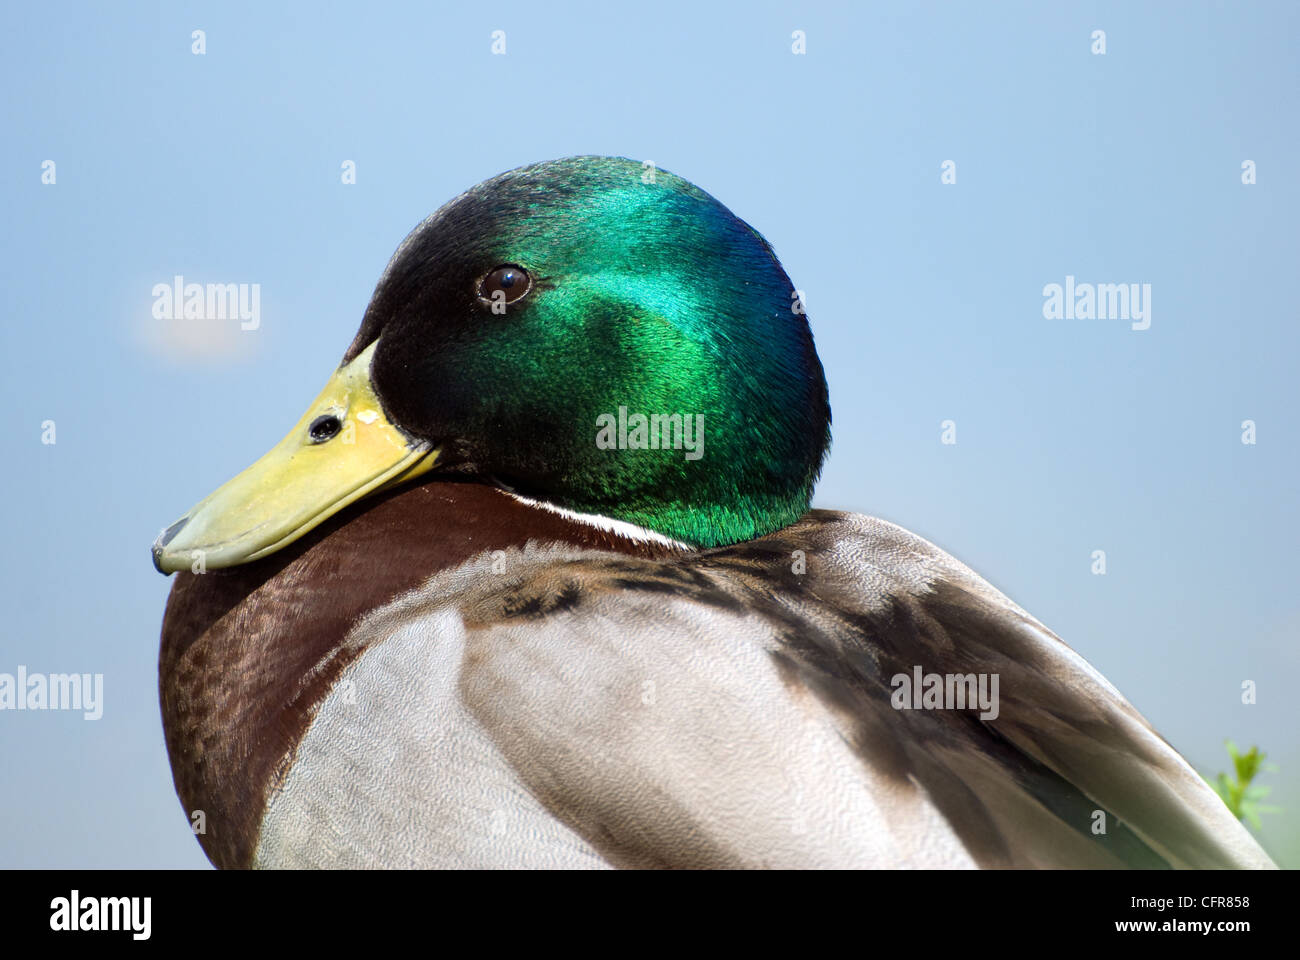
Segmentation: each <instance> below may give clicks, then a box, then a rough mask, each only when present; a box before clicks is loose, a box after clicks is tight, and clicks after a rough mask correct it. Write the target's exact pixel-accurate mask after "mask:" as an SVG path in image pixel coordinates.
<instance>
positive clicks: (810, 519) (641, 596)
mask: <svg viewBox="0 0 1300 960" xmlns="http://www.w3.org/2000/svg"><path fill="white" fill-rule="evenodd" d="M796 551H802V557H803V558H804V563H805V564H806V569H804V570H803V572H800V573H797V572H795V570H796V569H798V555H797V554H796ZM494 571H500V572H494ZM349 642H350V643H355V644H357V645H359V646H360V647H362V648H364V650H363V652H362V653H361V655H360V656H359V657H358V658H357V660H356V661H355V662H354V663H353V664H352V665H351V666H350V667H349V668H348V670H347V672H346V673H345V674H344V675H343V677H342V678H341V680H340V681H339V682H338V683H337V684H336V685H335V687H334V688H333V690H332V691H331V693H330V694H329V696H328V697H327V699H326V700H325V701H324V702H323V704H322V705H321V707H320V709H319V711H318V714H317V716H316V719H315V721H314V722H313V724H312V726H311V728H310V729H309V730H308V732H307V734H306V736H305V737H304V739H303V741H302V742H301V743H300V744H299V747H298V750H297V751H296V754H295V756H294V758H293V762H292V765H291V767H290V768H289V771H288V775H287V777H286V779H285V781H284V784H283V786H282V787H281V788H280V789H278V790H277V791H276V792H275V793H274V794H273V795H272V796H271V798H270V801H269V804H268V810H267V814H266V817H265V818H264V820H263V824H262V829H261V834H260V839H259V843H258V847H257V854H256V858H255V859H256V862H257V864H258V865H261V866H379V865H388V866H435V867H437V866H443V867H449V866H472V867H603V866H614V867H1020V866H1033V867H1122V866H1136V867H1163V866H1172V867H1267V866H1271V865H1272V864H1271V862H1270V861H1269V859H1268V857H1267V856H1266V855H1265V854H1264V852H1263V851H1262V850H1261V849H1260V848H1259V846H1258V845H1257V844H1256V843H1255V841H1254V840H1253V839H1252V838H1251V837H1250V835H1249V834H1248V833H1247V832H1246V831H1245V829H1244V828H1243V827H1242V826H1241V824H1239V823H1238V822H1237V821H1236V820H1235V819H1234V818H1233V816H1232V815H1231V813H1230V812H1229V811H1228V810H1227V808H1226V807H1225V806H1224V804H1223V803H1222V801H1221V800H1220V799H1219V798H1218V797H1217V796H1216V795H1215V794H1214V792H1213V791H1212V790H1211V789H1210V788H1209V787H1208V786H1207V785H1206V784H1205V783H1204V782H1203V781H1202V779H1201V778H1200V777H1199V776H1198V775H1197V774H1196V772H1195V771H1194V770H1192V768H1191V767H1190V766H1189V765H1188V764H1187V763H1186V762H1185V761H1184V760H1183V759H1182V758H1181V757H1180V756H1179V755H1178V753H1177V752H1176V751H1175V750H1173V749H1172V748H1171V747H1170V746H1169V745H1168V744H1167V743H1166V742H1165V741H1164V740H1163V739H1161V738H1160V736H1159V735H1157V734H1156V733H1155V732H1154V731H1153V730H1152V729H1151V727H1150V725H1149V724H1147V722H1146V721H1145V720H1144V719H1143V718H1142V717H1141V716H1140V715H1139V714H1138V713H1137V711H1136V710H1134V708H1133V707H1132V706H1130V705H1129V703H1128V702H1127V701H1126V700H1125V699H1124V698H1123V697H1122V696H1121V695H1120V694H1119V693H1118V692H1117V691H1116V690H1115V689H1114V687H1112V686H1111V685H1110V684H1109V683H1108V682H1107V681H1106V680H1105V679H1104V678H1103V677H1101V675H1100V674H1098V673H1097V672H1096V671H1095V670H1094V669H1093V668H1092V667H1091V666H1089V665H1088V664H1087V663H1086V662H1085V661H1084V660H1083V659H1082V658H1081V657H1079V656H1078V655H1077V654H1076V653H1074V652H1073V651H1072V650H1071V649H1070V648H1069V647H1067V646H1066V645H1065V644H1064V643H1063V642H1062V641H1061V640H1060V639H1058V638H1057V637H1056V636H1055V635H1054V634H1052V633H1051V632H1050V631H1048V630H1047V629H1046V628H1045V627H1043V626H1042V625H1041V624H1039V623H1038V622H1037V621H1036V620H1034V619H1033V618H1032V617H1030V616H1029V615H1028V614H1026V613H1025V612H1024V611H1023V610H1021V609H1020V608H1019V607H1017V606H1015V605H1014V604H1013V603H1011V602H1010V601H1009V600H1008V599H1007V598H1006V597H1004V596H1003V595H1002V594H1000V593H999V592H998V591H996V590H994V589H993V588H992V587H991V586H990V585H989V584H987V583H986V582H984V581H983V580H981V579H980V578H979V577H977V576H976V575H975V574H973V573H972V572H971V571H970V570H968V569H967V568H966V567H964V566H963V565H962V564H960V563H958V562H957V561H955V560H954V559H952V558H951V557H949V556H947V555H946V554H945V553H943V552H942V551H940V550H938V549H937V548H935V547H934V546H932V545H931V544H929V543H927V542H926V541H924V540H922V539H920V538H919V537H916V536H914V535H912V534H909V533H908V532H906V531H905V530H902V529H901V528H899V527H896V526H894V525H892V524H889V523H885V522H883V521H880V520H875V519H871V518H868V517H863V516H857V515H850V514H841V513H832V512H827V511H814V512H812V513H810V514H808V515H807V516H806V517H805V518H804V519H803V520H802V521H800V522H799V523H797V524H795V525H793V526H791V527H789V528H787V529H785V530H782V531H780V532H779V533H776V534H773V535H771V536H768V537H764V538H761V539H759V540H755V541H751V542H748V543H744V544H741V545H738V546H735V547H729V548H724V549H720V550H713V551H705V552H701V553H691V554H686V555H683V556H682V557H680V558H673V559H668V560H648V559H639V558H635V557H631V556H624V555H616V554H611V553H604V552H595V551H580V550H574V549H571V548H564V547H556V546H550V545H545V544H541V545H539V544H530V545H529V547H528V548H527V549H525V550H514V551H509V552H507V554H506V555H505V557H504V560H502V559H501V558H497V559H496V560H495V561H494V559H493V558H492V557H491V556H488V555H484V556H482V557H479V558H477V559H475V560H472V561H470V562H469V563H466V564H464V565H462V566H461V567H459V568H457V569H454V570H450V571H446V572H443V573H441V574H438V575H437V576H434V577H432V578H431V579H430V580H429V581H428V582H427V583H425V584H424V585H422V586H421V587H420V588H418V589H416V590H414V591H411V592H410V593H408V594H406V595H404V596H402V597H399V598H398V599H397V600H395V601H393V602H392V603H390V604H388V605H387V606H386V607H384V608H382V609H379V610H376V611H375V612H373V613H372V614H371V615H370V616H368V617H366V618H365V619H364V620H362V621H361V622H360V623H358V624H357V625H356V627H355V628H354V629H353V631H352V633H351V635H350V638H349ZM914 666H920V667H922V668H923V669H924V671H925V672H927V673H931V672H935V673H940V674H944V673H960V674H968V673H977V674H978V673H985V674H990V673H996V674H998V676H999V694H1000V703H999V711H998V715H997V717H996V719H989V720H982V719H980V717H979V712H978V709H966V710H899V709H895V708H894V706H893V705H892V704H891V693H892V687H891V683H890V680H891V677H893V676H894V675H895V674H899V673H910V672H911V671H912V669H913V667H914ZM1102 817H1104V821H1103V820H1102ZM1099 824H1104V832H1099V831H1098V825H1099Z"/></svg>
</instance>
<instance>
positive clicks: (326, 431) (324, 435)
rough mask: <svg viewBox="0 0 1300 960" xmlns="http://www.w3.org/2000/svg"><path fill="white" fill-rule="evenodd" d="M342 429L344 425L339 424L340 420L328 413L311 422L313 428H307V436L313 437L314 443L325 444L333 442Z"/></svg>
mask: <svg viewBox="0 0 1300 960" xmlns="http://www.w3.org/2000/svg"><path fill="white" fill-rule="evenodd" d="M342 429H343V424H342V423H340V422H339V418H338V417H336V416H334V415H333V414H332V413H327V414H325V415H324V416H323V417H317V418H316V419H315V420H313V421H312V422H311V426H310V427H308V428H307V435H308V436H309V437H311V442H312V443H324V442H325V441H326V440H332V439H333V438H334V435H335V434H336V433H338V432H339V431H340V430H342Z"/></svg>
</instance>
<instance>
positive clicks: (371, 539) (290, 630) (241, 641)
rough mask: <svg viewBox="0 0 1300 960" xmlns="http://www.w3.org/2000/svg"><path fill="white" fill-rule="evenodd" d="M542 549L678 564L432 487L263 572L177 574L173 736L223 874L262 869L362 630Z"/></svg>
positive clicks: (166, 683) (359, 517)
mask: <svg viewBox="0 0 1300 960" xmlns="http://www.w3.org/2000/svg"><path fill="white" fill-rule="evenodd" d="M530 540H535V541H539V542H543V543H545V542H552V541H558V542H561V543H566V544H572V545H574V546H579V547H588V548H596V549H609V550H617V551H619V552H625V553H635V554H641V555H657V554H661V553H664V552H665V551H664V548H661V547H650V546H643V545H637V544H634V543H633V542H632V541H629V540H626V539H624V538H622V537H617V536H615V535H613V534H610V533H605V532H603V531H600V530H598V529H596V528H595V527H590V526H586V525H584V524H581V523H578V522H575V521H572V520H569V519H566V518H564V517H562V516H560V515H558V514H555V513H552V512H550V511H547V510H544V509H542V508H539V507H531V506H527V505H525V504H522V503H520V502H518V501H517V500H515V499H513V498H512V497H510V496H508V495H506V494H504V493H502V492H501V491H499V490H497V489H495V488H492V487H488V486H484V485H482V484H476V483H448V482H430V483H425V484H421V485H419V486H414V487H407V488H403V489H399V490H396V491H393V492H390V493H388V494H385V495H381V496H379V497H376V498H373V499H369V500H365V501H362V502H360V503H357V504H354V505H353V506H352V507H350V508H348V509H347V510H345V511H343V512H341V513H340V514H339V515H338V516H336V517H333V518H331V519H330V520H329V521H327V522H326V523H324V524H322V525H321V526H320V527H318V528H317V529H316V530H314V531H312V532H311V533H310V534H308V535H307V536H305V537H303V538H302V539H301V540H299V541H297V542H296V543H294V544H292V545H291V546H289V547H287V548H285V549H284V550H281V551H279V552H277V553H275V554H272V555H271V556H269V557H266V558H265V559H263V560H259V561H256V562H254V563H250V564H246V565H244V566H240V567H235V568H233V569H230V570H221V571H210V572H208V573H206V574H203V575H194V574H191V573H179V574H177V576H176V582H175V583H174V584H173V586H172V591H171V596H170V597H169V598H168V601H167V611H166V613H165V614H164V617H163V628H162V647H161V650H160V653H159V664H158V666H159V693H160V698H161V701H162V717H163V731H164V733H165V736H166V740H167V751H168V753H169V755H170V757H171V764H172V774H173V777H174V779H175V782H176V792H177V793H178V794H179V795H180V798H181V802H182V804H183V805H184V807H185V809H186V811H187V812H188V813H189V814H190V815H191V818H192V819H193V814H194V812H195V811H198V810H202V811H203V823H204V832H202V833H200V834H199V836H198V840H199V842H200V843H201V844H202V845H203V849H204V851H205V852H206V853H207V855H208V857H209V858H210V859H211V860H212V862H213V863H215V864H216V865H217V866H219V867H246V866H248V865H249V863H250V861H251V858H252V854H253V850H254V847H255V845H256V843H257V832H258V828H259V825H260V823H261V819H262V815H263V812H264V809H265V806H266V799H267V796H268V794H269V792H270V791H271V790H273V789H275V788H276V787H277V786H278V785H279V784H281V783H282V782H283V778H284V776H285V775H286V774H287V772H288V768H289V765H290V764H291V762H292V757H293V751H294V749H295V748H296V746H297V744H298V742H299V741H300V740H301V738H302V736H303V734H304V733H305V732H306V731H307V728H308V726H309V725H310V723H311V721H312V718H313V716H314V714H315V710H316V707H317V705H318V704H319V703H320V702H321V701H322V700H323V699H324V697H325V696H326V694H327V693H328V692H329V691H330V688H331V687H332V686H333V684H334V682H335V680H336V679H337V678H338V676H339V674H340V672H341V671H342V670H343V669H344V667H346V666H347V665H348V663H350V662H351V661H352V660H353V659H355V657H356V656H357V654H358V653H359V652H360V651H359V650H351V649H345V648H344V646H343V640H344V638H345V637H346V635H347V633H348V631H349V629H350V628H351V626H352V624H353V623H354V622H355V621H356V620H357V618H358V617H361V616H363V615H364V614H366V613H368V612H369V611H371V610H373V609H375V608H376V607H379V606H381V605H383V604H385V603H387V602H388V601H390V600H391V599H393V598H394V597H395V596H397V595H398V594H400V593H403V592H405V591H407V590H409V589H411V588H413V587H415V586H417V585H418V584H419V583H421V582H423V581H424V580H425V579H427V578H428V577H430V576H432V575H433V574H435V573H437V572H438V571H440V570H444V569H448V568H451V567H455V566H458V565H460V564H461V563H463V562H464V561H465V560H467V559H469V558H470V557H472V556H475V555H477V554H480V553H482V552H484V551H491V550H500V549H506V548H509V547H512V546H522V545H523V544H524V543H526V542H528V541H530Z"/></svg>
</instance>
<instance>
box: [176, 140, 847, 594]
mask: <svg viewBox="0 0 1300 960" xmlns="http://www.w3.org/2000/svg"><path fill="white" fill-rule="evenodd" d="M646 171H647V168H646V166H645V165H643V164H641V163H639V162H636V161H632V160H626V159H621V158H604V157H575V158H569V159H565V160H556V161H553V162H549V163H541V164H536V165H533V166H528V167H522V168H520V169H518V170H513V171H510V172H509V173H505V174H502V175H500V176H498V177H495V178H493V179H491V180H488V181H485V182H484V183H481V184H479V185H478V186H476V187H474V188H473V189H471V190H469V191H467V192H466V193H463V194H461V195H460V196H459V197H457V198H456V199H454V200H452V201H451V202H450V203H448V204H446V205H445V206H443V207H442V208H441V209H440V210H438V211H437V212H436V213H434V214H433V215H432V216H430V217H429V218H428V219H426V220H425V221H424V222H423V223H421V224H420V225H419V226H418V227H416V229H415V230H414V231H413V232H412V233H411V234H410V235H409V236H408V237H407V238H406V239H405V240H404V241H403V242H402V244H401V246H400V247H399V248H398V250H397V252H396V253H395V254H394V255H393V258H392V260H391V262H390V263H389V265H388V267H387V269H386V270H385V272H384V275H383V276H382V277H381V278H380V281H379V284H378V286H377V287H376V289H375V293H374V296H373V298H372V299H371V301H370V305H369V307H368V308H367V309H366V313H365V317H364V318H363V320H362V323H361V329H360V330H359V331H358V333H357V335H356V338H355V339H354V340H353V341H352V345H351V346H350V347H349V348H348V350H347V353H346V354H345V355H344V357H343V362H342V364H341V365H340V367H339V369H338V370H337V371H336V372H335V374H334V375H333V377H331V379H330V381H329V383H328V384H327V385H326V387H325V389H324V390H323V391H322V392H321V394H320V396H319V397H317V398H316V400H315V402H313V403H312V404H311V406H310V407H308V409H307V412H306V413H305V414H304V415H303V416H302V418H301V419H300V420H299V421H298V423H297V424H296V425H295V426H294V428H293V429H292V430H291V431H290V432H289V434H288V436H286V437H285V438H284V439H283V440H282V441H281V442H280V443H279V444H278V445H277V446H276V447H275V448H273V449H272V450H271V451H270V452H269V453H267V454H266V455H265V456H264V457H263V458H262V459H261V460H259V461H257V463H255V464H253V466H251V467H249V468H248V469H247V470H245V471H244V472H243V473H241V474H239V475H238V476H237V477H235V478H234V479H233V480H231V481H229V482H228V483H226V484H225V485H224V486H222V487H221V488H219V489H218V490H216V491H215V492H214V493H213V494H211V495H210V496H209V497H207V498H206V499H205V500H203V501H201V502H200V503H199V504H198V505H196V506H195V507H194V508H193V509H192V510H190V511H189V512H188V513H187V514H186V515H185V516H183V517H182V518H181V519H179V520H178V521H176V522H175V523H174V524H172V525H171V526H170V527H168V528H167V530H165V531H164V532H163V533H162V535H161V536H160V537H159V538H158V540H157V541H156V542H155V543H154V546H153V557H154V563H155V565H156V566H157V567H158V569H159V570H160V571H162V572H164V573H171V572H173V571H176V570H181V569H190V568H191V566H192V564H193V563H194V562H195V560H196V558H198V557H200V556H201V557H202V560H203V564H204V566H205V567H206V568H208V569H214V568H221V567H228V566H233V565H235V564H239V563H244V562H246V561H250V560H255V559H258V558H260V557H263V556H266V555H268V554H270V553H273V552H275V551H276V550H278V549H280V548H281V547H284V546H286V545H288V544H289V543H292V542H293V541H294V540H296V539H297V538H298V537H301V536H302V535H303V534H305V533H306V532H307V531H309V530H311V529H312V528H313V527H315V526H316V525H317V524H319V523H321V522H322V521H323V520H325V519H326V518H328V517H329V516H331V515H333V514H335V513H337V512H338V511H339V510H341V509H343V508H344V507H345V506H347V505H348V504H350V503H352V502H353V501H356V500H358V499H361V498H362V497H365V496H366V495H367V494H370V493H373V492H376V491H378V490H381V489H384V488H387V487H390V486H393V485H395V484H398V483H402V482H405V481H407V480H410V479H412V478H414V477H417V476H424V475H429V474H431V473H432V474H445V475H447V476H448V477H456V478H460V479H466V478H474V479H480V480H483V481H485V482H490V483H495V484H497V485H499V486H502V487H504V488H506V489H507V490H510V491H512V492H514V493H516V494H518V495H521V496H523V497H526V498H529V499H532V500H536V501H538V502H540V503H543V504H545V505H548V506H551V507H558V508H561V509H564V510H568V511H573V512H576V513H581V514H592V515H597V516H600V517H605V518H609V519H612V520H618V521H623V522H625V523H629V524H634V525H636V526H638V527H641V528H644V529H646V530H649V531H653V532H654V533H656V534H658V535H660V536H662V537H665V538H668V539H670V540H673V541H677V542H679V543H682V544H686V545H689V546H693V547H710V546H719V545H723V544H728V543H735V542H739V541H743V540H748V539H751V538H753V537H757V536H762V535H763V534H766V533H769V532H771V531H773V530H776V529H779V528H781V527H783V526H785V525H787V524H789V523H792V522H793V521H794V520H796V519H797V518H798V517H799V516H800V515H801V514H802V513H803V512H804V511H805V510H807V508H808V504H809V500H810V498H811V495H812V488H813V484H814V483H815V481H816V479H817V475H818V472H819V471H820V469H821V464H822V460H823V458H824V456H825V453H826V449H827V446H828V444H829V438H830V408H829V406H828V403H827V394H826V381H825V378H824V376H823V373H822V367H821V363H820V362H819V361H818V358H817V353H816V350H815V349H814V347H813V340H812V335H811V333H810V331H809V329H808V324H807V319H806V317H805V316H804V314H803V312H802V307H801V305H800V304H799V302H798V300H797V298H796V295H795V291H794V288H793V285H792V284H791V282H790V279H789V277H787V276H786V273H785V271H784V270H783V269H782V268H781V265H780V263H779V262H778V260H777V259H776V256H775V254H774V253H773V252H772V248H771V247H770V246H768V244H767V242H766V241H764V240H763V238H762V237H761V236H759V234H758V233H757V232H756V231H754V230H753V229H752V228H751V227H750V226H749V225H748V224H746V223H744V222H743V221H742V220H740V219H739V218H737V217H736V216H734V215H733V214H732V213H731V212H730V211H729V210H728V209H727V208H726V207H724V206H723V205H722V204H720V203H719V202H718V201H716V200H715V199H713V197H711V196H709V195H708V194H707V193H705V192H704V191H702V190H700V189H699V188H697V187H695V186H694V185H692V184H690V183H688V182H687V181H685V180H683V179H681V178H680V177H676V176H674V175H672V174H670V173H668V172H666V171H663V170H655V171H653V175H647V172H646ZM431 522H436V519H433V518H431Z"/></svg>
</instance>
